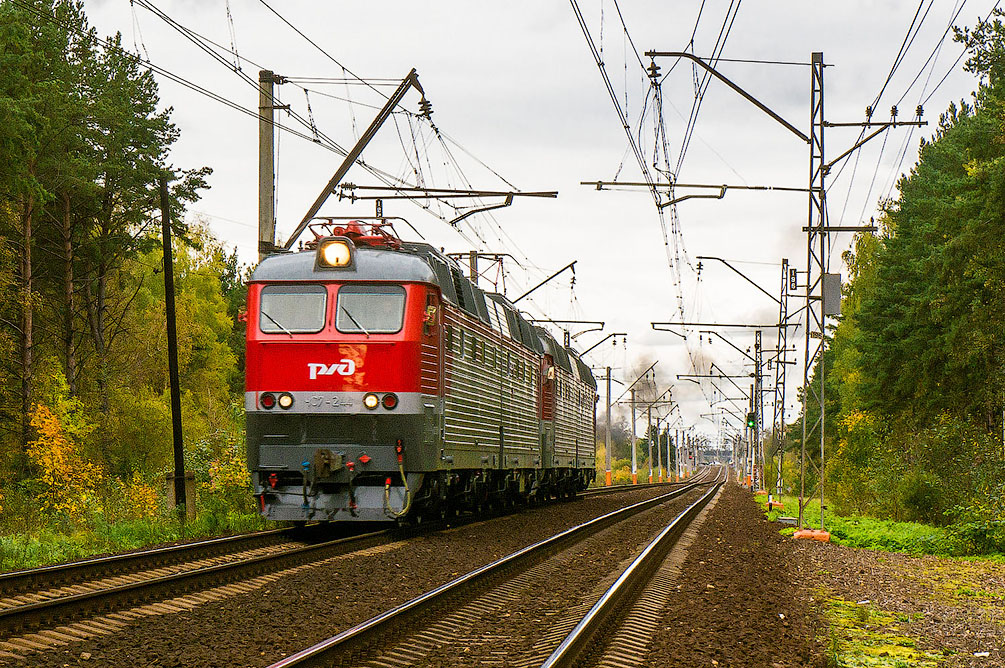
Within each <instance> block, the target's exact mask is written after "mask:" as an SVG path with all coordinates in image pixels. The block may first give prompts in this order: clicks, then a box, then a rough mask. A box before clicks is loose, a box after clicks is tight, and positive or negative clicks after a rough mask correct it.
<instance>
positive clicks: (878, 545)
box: [755, 495, 950, 555]
mask: <svg viewBox="0 0 1005 668" xmlns="http://www.w3.org/2000/svg"><path fill="white" fill-rule="evenodd" d="M755 498H756V499H757V501H758V503H760V504H761V505H762V506H765V508H766V507H767V503H768V497H766V496H763V495H762V496H757V497H755ZM781 501H782V503H783V504H785V508H784V509H783V510H772V511H771V512H769V513H767V515H768V519H770V520H772V521H775V520H777V519H778V517H779V516H788V517H795V516H797V515H798V514H799V500H798V499H797V498H796V497H793V496H784V497H781ZM803 516H804V523H805V526H807V527H808V528H819V527H820V501H819V500H817V501H816V502H815V503H813V502H811V503H810V504H809V505H808V506H807V507H806V508H805V509H804V511H803ZM824 528H825V529H826V530H827V531H829V532H830V534H831V542H833V543H837V544H838V545H848V546H850V547H864V548H868V549H871V550H885V551H887V552H906V553H908V554H937V555H947V554H949V553H950V541H949V539H948V535H947V533H946V530H945V529H942V528H939V527H933V526H929V525H927V524H920V523H918V522H894V521H892V520H880V519H876V518H874V517H866V516H863V515H853V516H848V517H843V516H841V515H836V514H834V513H833V512H831V511H830V510H827V511H825V514H824ZM782 531H783V533H786V534H791V533H792V532H793V529H791V528H786V529H783V530H782Z"/></svg>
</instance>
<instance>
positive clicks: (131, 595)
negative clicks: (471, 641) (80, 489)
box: [0, 480, 700, 634]
mask: <svg viewBox="0 0 1005 668" xmlns="http://www.w3.org/2000/svg"><path fill="white" fill-rule="evenodd" d="M694 482H695V483H699V482H700V481H697V480H696V481H694ZM671 484H673V483H671ZM677 484H680V483H677ZM666 485H667V483H663V486H666ZM658 486H660V485H659V484H658V483H654V484H653V485H637V486H627V485H625V486H620V487H619V488H610V489H608V488H604V489H598V490H591V491H589V492H583V493H581V495H582V496H583V497H589V496H595V495H601V494H606V493H611V492H627V491H630V490H632V489H639V488H649V487H658ZM507 514H508V513H507ZM505 515H506V514H504V515H502V516H505ZM486 519H494V516H493V517H484V516H478V515H472V516H468V517H461V518H454V519H453V520H452V521H451V522H450V523H449V526H450V527H457V526H463V525H464V524H469V523H471V522H477V521H483V520H486ZM446 526H448V525H446V524H445V523H443V522H433V523H431V524H430V525H425V524H423V525H418V526H416V527H410V528H409V529H408V530H406V531H404V532H403V531H402V530H401V529H400V528H398V527H394V528H388V529H383V530H380V531H374V532H369V533H365V534H361V535H357V536H348V537H340V538H337V539H334V540H329V541H324V542H321V543H316V544H311V545H305V546H302V547H295V548H292V549H290V550H287V551H284V552H281V553H278V554H265V555H259V556H257V557H251V558H245V559H241V560H238V561H232V562H227V563H221V564H214V565H211V566H204V567H202V568H196V569H190V570H187V571H180V572H177V573H172V574H168V575H162V576H158V577H153V578H147V579H145V580H140V581H137V582H132V583H128V584H122V585H117V586H111V587H98V588H95V589H94V590H93V591H88V592H83V593H79V594H73V595H70V596H58V597H54V598H51V599H48V600H43V601H38V602H35V603H28V604H24V605H20V606H13V607H9V608H6V609H0V632H4V633H7V634H10V633H14V632H19V631H24V630H36V629H38V628H40V627H41V626H42V625H44V624H46V623H50V622H53V621H63V620H73V619H79V618H81V617H84V616H86V614H87V613H88V612H90V611H93V610H101V611H102V612H107V611H109V610H117V609H121V608H123V607H126V606H129V605H135V604H141V603H147V602H151V601H154V600H161V599H163V598H165V597H166V596H170V595H171V592H174V591H191V590H194V589H196V588H199V587H208V586H214V585H216V584H221V583H226V582H233V581H237V580H240V579H245V578H249V577H255V576H256V575H259V574H262V573H265V572H271V571H274V570H278V569H282V568H287V567H290V566H292V565H296V564H300V563H306V562H307V561H310V560H316V559H323V558H328V557H329V556H336V555H338V554H348V553H350V552H353V551H357V550H363V549H366V548H368V547H372V546H374V545H382V544H386V543H390V542H394V541H396V540H405V539H407V538H409V537H411V536H412V535H415V534H417V533H425V532H427V531H429V530H434V531H435V530H437V529H442V528H446ZM299 531H302V529H300V530H299ZM297 532H298V529H297V528H289V529H274V530H271V531H264V532H256V533H249V534H241V535H237V536H226V537H222V538H214V539H210V540H206V541H199V542H198V543H186V544H181V545H171V546H167V547H162V548H155V549H152V550H144V551H141V552H132V553H126V554H119V555H111V556H109V557H99V558H95V559H87V560H84V561H79V562H70V563H66V564H57V565H53V566H44V567H41V568H36V569H30V570H25V571H13V572H10V573H4V574H2V575H0V598H3V597H13V596H17V595H20V594H24V593H41V594H44V593H45V592H46V591H53V590H56V589H59V588H61V587H65V586H67V585H70V584H80V583H87V582H88V580H89V579H91V580H93V579H98V578H106V577H116V576H122V575H130V574H136V573H141V572H142V571H144V570H153V569H157V568H162V567H164V566H170V565H178V564H184V563H186V562H187V561H197V560H201V559H210V558H218V557H223V556H227V555H228V554H235V555H236V554H238V553H239V551H240V550H247V549H257V548H260V547H268V546H270V545H272V544H279V543H280V540H281V539H284V538H290V537H292V536H294V535H295V534H296V533H297ZM272 541H275V542H272ZM245 543H250V545H245ZM235 548H236V549H235ZM40 583H41V586H40ZM4 585H6V586H4ZM165 592H167V593H165Z"/></svg>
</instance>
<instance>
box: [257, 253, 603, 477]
mask: <svg viewBox="0 0 1005 668" xmlns="http://www.w3.org/2000/svg"><path fill="white" fill-rule="evenodd" d="M354 260H355V264H354V266H353V268H352V269H347V270H338V271H331V270H323V269H321V270H319V269H317V268H316V267H315V254H314V253H313V252H299V253H290V254H284V255H273V256H270V257H269V258H267V259H266V260H265V261H263V262H262V263H261V264H259V266H258V267H257V268H256V270H255V272H254V273H253V275H252V281H256V282H269V283H273V282H298V283H302V282H315V281H316V282H331V281H339V282H342V281H363V282H366V281H373V282H395V283H409V282H419V283H427V284H432V285H436V286H438V287H439V288H440V291H441V294H442V296H443V302H444V308H443V314H442V320H441V322H442V323H443V326H444V327H443V331H442V333H441V350H442V363H441V362H440V360H439V359H438V358H439V356H440V355H441V351H438V350H436V348H435V347H434V346H429V345H424V346H423V349H422V354H421V358H422V359H421V364H420V367H421V369H420V372H421V374H422V381H421V383H420V387H421V390H422V394H423V397H424V399H423V401H424V404H425V406H426V410H425V411H424V415H423V416H422V418H421V419H422V420H423V421H424V422H426V423H429V424H425V425H424V427H423V428H421V430H420V431H421V433H422V434H423V437H422V439H421V440H422V443H423V445H424V446H426V448H428V447H429V446H431V445H432V446H435V448H436V452H435V453H433V452H428V451H427V452H424V453H423V454H422V456H420V457H412V456H410V457H409V458H408V460H409V461H408V469H409V470H410V471H431V470H437V469H438V470H459V469H486V468H492V469H500V468H506V469H512V468H520V469H537V468H578V469H585V470H589V471H590V472H592V470H593V467H594V462H595V440H594V433H595V405H596V397H597V383H596V380H595V379H594V378H593V375H592V374H591V373H590V370H589V367H588V366H587V365H586V364H585V363H583V362H582V360H580V359H579V358H578V357H577V356H576V355H575V353H573V352H572V351H569V350H565V349H563V348H562V347H561V346H560V345H559V344H558V342H557V341H555V340H554V339H553V338H552V337H551V336H550V334H548V333H547V332H545V331H544V330H537V329H536V328H534V327H532V326H531V325H530V324H529V323H527V321H526V320H524V319H523V318H522V317H521V316H520V315H519V313H518V312H517V310H516V307H515V306H513V305H512V304H511V303H510V302H509V300H507V299H506V298H505V297H503V296H502V295H497V294H486V293H484V292H482V291H481V290H480V289H479V288H478V287H477V286H475V285H474V284H472V283H471V281H470V280H468V279H467V278H466V277H464V275H463V273H462V271H461V267H460V265H459V264H458V263H457V262H456V261H455V260H453V259H451V258H449V257H447V256H445V255H443V254H442V253H440V252H439V251H437V250H436V249H435V248H433V247H432V246H429V245H428V244H420V243H407V242H406V243H403V244H402V248H401V249H400V250H397V251H395V250H388V249H378V248H371V247H367V246H360V247H357V248H356V249H355V255H354ZM488 300H492V302H494V304H493V303H491V302H489V301H488ZM496 309H498V311H496ZM493 311H495V312H496V313H498V317H497V318H496V319H495V322H493ZM498 318H505V320H506V326H505V328H506V329H507V330H508V331H509V332H510V336H506V335H504V334H503V332H501V331H499V328H501V327H500V323H499V322H498ZM493 324H495V328H494V327H493V326H492V325H493ZM448 328H449V330H448ZM448 331H449V332H450V334H449V335H448V333H447V332H448ZM462 339H463V345H464V349H463V351H462V350H461V345H462ZM472 341H474V342H475V344H474V345H475V346H476V349H475V350H474V351H473V349H472V345H473V344H472ZM544 352H547V353H548V354H550V355H552V356H553V358H554V368H555V383H556V386H555V387H556V390H557V392H556V395H555V396H556V400H555V415H554V418H555V419H554V421H553V425H552V424H546V423H545V422H544V421H542V420H541V419H540V412H539V411H540V406H539V403H540V397H539V393H540V384H541V382H542V380H543V379H542V378H541V368H542V360H543V353H544ZM486 356H487V357H488V359H487V360H486ZM573 366H575V370H573ZM437 367H439V369H441V370H442V382H443V383H444V391H445V397H444V399H443V400H442V401H441V400H440V398H439V397H438V396H436V390H435V377H436V375H437V372H438V369H437ZM430 409H432V410H430ZM256 417H261V418H266V419H267V416H256ZM402 417H404V416H402ZM417 417H418V416H417ZM500 438H501V439H502V445H503V448H502V449H500ZM249 445H251V444H250V443H249ZM261 447H262V448H263V449H265V448H268V447H269V445H268V443H267V442H261ZM426 448H423V449H424V450H425V449H426ZM249 454H250V453H249ZM263 458H266V456H265V455H264V454H263ZM256 459H257V457H256Z"/></svg>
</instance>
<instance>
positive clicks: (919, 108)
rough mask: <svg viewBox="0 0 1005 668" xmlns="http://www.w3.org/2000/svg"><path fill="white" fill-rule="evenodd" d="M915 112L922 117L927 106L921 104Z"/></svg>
mask: <svg viewBox="0 0 1005 668" xmlns="http://www.w3.org/2000/svg"><path fill="white" fill-rule="evenodd" d="M914 113H915V115H916V116H917V117H918V118H921V117H922V116H924V115H925V108H924V107H922V106H921V105H920V104H919V105H918V108H917V109H915V110H914Z"/></svg>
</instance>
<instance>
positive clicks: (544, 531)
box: [0, 488, 669, 668]
mask: <svg viewBox="0 0 1005 668" xmlns="http://www.w3.org/2000/svg"><path fill="white" fill-rule="evenodd" d="M665 491H669V490H667V489H655V488H646V489H638V490H629V491H624V492H619V493H615V494H605V495H598V496H592V497H585V498H579V499H577V500H575V501H570V502H559V503H552V504H548V505H545V506H542V507H537V508H531V509H526V510H523V511H521V512H518V513H516V514H513V515H508V516H505V517H499V518H495V519H491V520H486V521H483V522H477V523H474V524H469V525H466V526H461V527H457V528H454V529H448V530H445V531H439V532H434V533H430V534H425V535H420V536H417V537H412V538H409V539H407V540H403V541H401V542H398V543H395V544H393V545H391V546H383V547H380V548H374V549H372V550H368V551H366V552H364V553H362V554H360V553H356V554H351V555H345V556H342V557H337V558H334V559H332V560H329V561H328V562H326V563H323V564H319V565H317V566H315V567H312V568H307V569H303V570H300V571H298V572H297V573H294V574H291V575H289V576H285V577H281V578H279V579H278V580H276V581H274V582H271V583H269V584H267V585H266V586H264V587H262V588H260V589H256V590H254V591H251V592H249V593H246V594H239V595H235V596H233V597H232V598H228V599H225V600H221V601H216V602H212V603H207V604H204V605H201V606H199V607H196V608H194V609H192V610H189V611H185V612H179V613H174V614H163V615H156V616H150V617H146V618H144V619H142V620H137V621H133V622H131V623H130V624H129V625H127V626H126V627H125V628H123V629H122V630H121V631H119V632H117V633H114V634H111V635H106V636H100V637H96V638H92V639H89V640H85V641H82V642H77V643H70V644H68V645H66V646H63V647H58V648H55V649H53V650H51V651H45V652H39V653H37V654H32V655H30V656H29V657H28V660H27V661H26V662H24V661H18V662H15V663H14V664H4V663H3V661H2V660H0V665H18V664H19V665H30V666H32V667H33V668H34V667H37V668H64V667H66V666H90V667H97V666H117V667H118V666H130V667H135V668H147V667H150V668H153V667H157V668H181V667H189V666H191V667H192V668H196V667H198V668H237V667H241V668H245V667H255V666H268V665H270V664H271V663H274V662H276V661H278V660H280V659H282V658H283V657H285V656H288V655H290V654H293V653H295V652H297V651H300V650H302V649H305V648H307V647H309V646H311V645H313V644H315V643H317V642H319V641H321V640H324V639H325V638H328V637H330V636H332V635H334V634H336V633H338V632H339V631H341V630H343V629H346V628H349V627H351V626H353V625H354V624H357V623H359V622H362V621H365V620H366V619H368V618H370V617H372V616H374V615H376V614H378V613H380V612H383V611H384V610H387V609H389V608H391V607H394V606H395V605H398V604H401V603H404V602H406V601H407V600H409V599H411V598H413V597H415V596H417V595H419V594H421V593H423V592H425V591H428V590H430V589H432V588H434V587H436V586H438V585H441V584H443V583H445V582H448V581H450V580H451V579H453V578H455V577H457V576H458V575H462V574H464V573H466V572H468V571H470V570H472V569H474V568H476V567H478V566H481V565H483V564H486V563H489V562H491V561H493V560H495V559H498V558H500V557H503V556H505V555H507V554H509V553H511V552H514V551H516V550H518V549H520V548H521V547H524V546H526V545H529V544H531V543H534V542H536V541H538V540H541V539H543V538H547V537H548V536H551V535H553V534H555V533H557V532H559V531H561V530H563V529H566V528H568V527H571V526H574V525H576V524H579V523H581V522H584V521H586V520H588V519H592V518H594V517H597V516H599V515H602V514H604V513H607V512H610V511H612V510H616V509H617V508H621V507H624V506H627V505H630V504H631V503H634V502H637V501H641V500H644V499H648V498H652V497H654V496H657V495H659V494H660V493H663V492H665ZM85 657H86V658H85Z"/></svg>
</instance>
